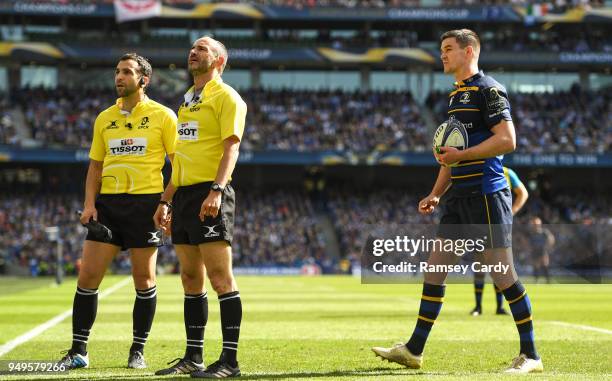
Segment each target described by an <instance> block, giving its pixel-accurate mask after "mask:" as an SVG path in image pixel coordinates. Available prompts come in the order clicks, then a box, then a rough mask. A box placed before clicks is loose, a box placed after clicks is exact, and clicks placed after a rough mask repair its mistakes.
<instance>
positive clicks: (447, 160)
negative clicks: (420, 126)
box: [432, 119, 468, 167]
mask: <svg viewBox="0 0 612 381" xmlns="http://www.w3.org/2000/svg"><path fill="white" fill-rule="evenodd" d="M467 146H468V134H467V130H466V129H465V127H464V126H463V124H462V123H461V122H459V121H458V120H456V119H451V120H448V121H446V122H444V123H442V124H441V125H440V126H438V128H437V129H436V133H435V134H434V138H433V145H432V149H433V154H434V157H435V158H436V161H437V162H438V163H439V164H440V165H443V166H445V167H454V166H457V165H458V164H459V162H460V161H461V157H462V156H461V154H462V152H461V151H463V150H464V149H465V148H467Z"/></svg>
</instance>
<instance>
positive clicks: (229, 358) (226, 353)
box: [219, 291, 242, 366]
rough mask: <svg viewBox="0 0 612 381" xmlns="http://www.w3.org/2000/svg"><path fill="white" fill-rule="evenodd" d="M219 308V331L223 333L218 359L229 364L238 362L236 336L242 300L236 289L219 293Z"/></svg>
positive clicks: (240, 319) (237, 336) (240, 317)
mask: <svg viewBox="0 0 612 381" xmlns="http://www.w3.org/2000/svg"><path fill="white" fill-rule="evenodd" d="M219 307H220V309H221V331H222V333H223V350H222V351H221V357H220V360H221V361H224V362H227V363H228V364H230V365H231V366H236V365H237V364H238V362H237V360H236V356H237V353H238V338H239V337H240V322H241V321H242V301H241V300H240V293H239V292H238V291H234V292H228V293H227V294H223V295H219Z"/></svg>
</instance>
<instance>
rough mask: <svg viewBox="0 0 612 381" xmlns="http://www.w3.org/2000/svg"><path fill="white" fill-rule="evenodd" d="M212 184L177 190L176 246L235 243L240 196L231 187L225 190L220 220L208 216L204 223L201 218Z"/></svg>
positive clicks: (174, 211) (175, 212)
mask: <svg viewBox="0 0 612 381" xmlns="http://www.w3.org/2000/svg"><path fill="white" fill-rule="evenodd" d="M212 184H213V183H212V182H210V181H209V182H205V183H199V184H193V185H187V186H183V187H179V188H178V189H177V190H176V193H175V194H174V198H173V199H172V243H173V244H177V245H199V244H201V243H207V242H217V241H226V242H227V243H229V244H230V245H231V244H232V238H233V235H234V209H235V202H236V195H235V193H234V188H232V187H231V185H229V184H227V185H226V186H225V189H223V194H222V195H221V207H220V208H219V214H217V217H214V218H213V217H210V216H206V218H205V219H204V221H200V217H199V216H198V215H199V214H200V208H201V207H202V203H203V202H204V200H205V199H206V197H207V196H208V193H209V192H210V187H211V186H212Z"/></svg>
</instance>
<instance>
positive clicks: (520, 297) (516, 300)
mask: <svg viewBox="0 0 612 381" xmlns="http://www.w3.org/2000/svg"><path fill="white" fill-rule="evenodd" d="M526 294H527V290H525V291H523V293H522V294H521V296H519V297H518V298H516V299H514V300H510V301H508V304H512V303H516V302H518V301H519V300H521V299H523V297H524V296H525V295H526Z"/></svg>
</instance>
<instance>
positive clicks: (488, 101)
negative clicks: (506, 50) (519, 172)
mask: <svg viewBox="0 0 612 381" xmlns="http://www.w3.org/2000/svg"><path fill="white" fill-rule="evenodd" d="M448 118H449V120H450V119H457V120H458V121H460V122H461V123H463V125H464V127H465V128H466V130H467V133H468V147H473V146H475V145H478V144H480V143H481V142H483V141H484V140H486V139H488V138H489V137H491V136H492V135H493V133H492V132H491V128H492V127H493V126H495V125H496V124H498V123H499V122H501V121H502V120H508V121H511V120H512V117H511V116H510V103H509V102H508V95H507V93H506V89H505V88H504V86H502V85H501V84H500V83H499V82H497V81H496V80H494V79H493V78H491V77H489V76H488V75H485V74H484V73H483V72H482V71H481V72H479V73H477V74H475V75H474V76H472V77H470V78H468V79H466V80H463V81H460V82H455V90H454V91H452V92H451V93H450V94H449V102H448ZM502 159H503V155H500V156H495V157H491V158H487V159H480V160H472V161H463V162H461V163H459V165H458V166H456V167H452V168H451V180H452V183H453V188H455V189H454V190H456V191H459V192H461V190H465V191H468V192H469V193H470V194H474V193H478V192H480V193H482V194H490V193H493V192H497V191H498V190H500V189H503V188H506V187H507V186H508V182H507V181H506V177H505V176H504V169H503V165H502ZM459 192H458V193H459Z"/></svg>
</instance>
